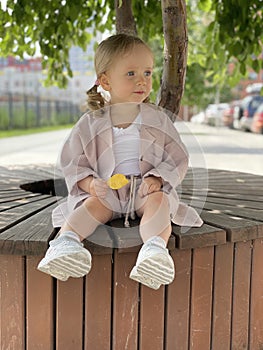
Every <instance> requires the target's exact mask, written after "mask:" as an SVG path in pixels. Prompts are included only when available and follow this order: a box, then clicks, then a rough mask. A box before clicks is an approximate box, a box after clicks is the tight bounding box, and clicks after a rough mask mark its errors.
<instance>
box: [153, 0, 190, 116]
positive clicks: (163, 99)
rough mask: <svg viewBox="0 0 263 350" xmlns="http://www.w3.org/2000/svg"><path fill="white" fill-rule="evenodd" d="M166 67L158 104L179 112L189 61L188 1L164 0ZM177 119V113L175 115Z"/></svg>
mask: <svg viewBox="0 0 263 350" xmlns="http://www.w3.org/2000/svg"><path fill="white" fill-rule="evenodd" d="M162 17H163V28H164V42H165V44H164V67H163V75H162V83H161V89H160V93H159V97H158V101H157V103H158V105H159V106H161V107H163V108H166V109H168V110H170V111H171V112H173V113H175V114H178V113H179V109H180V102H181V98H182V96H183V91H184V83H185V73H186V61H187V43H188V38H187V25H186V5H185V0H162ZM173 118H174V119H175V116H174V117H173Z"/></svg>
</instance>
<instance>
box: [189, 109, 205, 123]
mask: <svg viewBox="0 0 263 350" xmlns="http://www.w3.org/2000/svg"><path fill="white" fill-rule="evenodd" d="M191 122H192V123H198V124H203V123H204V122H205V113H204V112H200V113H197V114H195V115H193V116H192V118H191Z"/></svg>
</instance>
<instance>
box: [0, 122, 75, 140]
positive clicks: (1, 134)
mask: <svg viewBox="0 0 263 350" xmlns="http://www.w3.org/2000/svg"><path fill="white" fill-rule="evenodd" d="M73 125H74V124H66V125H53V126H43V127H39V128H30V129H13V130H0V138H4V137H12V136H22V135H31V134H36V133H41V132H47V131H56V130H62V129H69V128H72V126H73Z"/></svg>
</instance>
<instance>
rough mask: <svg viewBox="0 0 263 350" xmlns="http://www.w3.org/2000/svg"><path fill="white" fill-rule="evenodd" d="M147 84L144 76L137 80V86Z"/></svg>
mask: <svg viewBox="0 0 263 350" xmlns="http://www.w3.org/2000/svg"><path fill="white" fill-rule="evenodd" d="M145 84H146V79H145V76H144V75H140V76H139V77H138V80H137V85H145Z"/></svg>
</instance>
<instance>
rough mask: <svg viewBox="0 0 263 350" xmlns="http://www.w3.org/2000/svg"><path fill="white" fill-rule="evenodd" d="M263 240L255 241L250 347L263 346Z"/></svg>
mask: <svg viewBox="0 0 263 350" xmlns="http://www.w3.org/2000/svg"><path fill="white" fill-rule="evenodd" d="M262 261H263V240H262V239H257V240H255V241H254V242H253V256H252V271H251V303H250V327H249V333H250V336H249V339H250V343H249V346H250V349H251V350H252V349H253V350H262V348H263V269H262Z"/></svg>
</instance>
